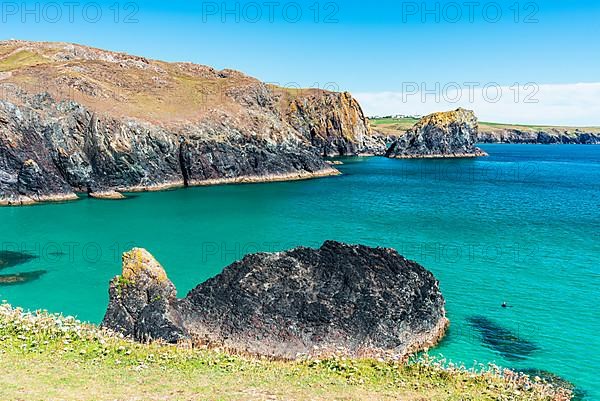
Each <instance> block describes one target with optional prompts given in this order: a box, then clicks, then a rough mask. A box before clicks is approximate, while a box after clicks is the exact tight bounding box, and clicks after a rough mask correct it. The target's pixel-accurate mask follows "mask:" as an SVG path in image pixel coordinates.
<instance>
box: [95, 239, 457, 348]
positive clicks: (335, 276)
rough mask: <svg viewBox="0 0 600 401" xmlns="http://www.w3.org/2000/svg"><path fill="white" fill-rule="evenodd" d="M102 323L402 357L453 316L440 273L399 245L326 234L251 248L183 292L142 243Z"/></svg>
mask: <svg viewBox="0 0 600 401" xmlns="http://www.w3.org/2000/svg"><path fill="white" fill-rule="evenodd" d="M109 294H110V301H109V305H108V309H107V311H106V315H105V317H104V320H103V323H102V325H103V326H104V327H106V328H109V329H112V330H114V331H117V332H121V333H123V334H124V335H126V336H129V337H132V338H134V339H135V340H138V341H142V342H146V341H151V340H164V341H167V342H170V343H176V342H180V341H186V340H187V341H192V342H193V343H194V344H197V345H204V346H209V347H211V346H212V347H224V348H226V349H230V350H234V351H236V352H243V353H250V354H256V355H264V356H271V357H280V358H286V359H293V358H296V357H298V356H301V355H307V356H320V355H329V354H332V353H338V354H342V355H347V356H352V357H394V358H404V357H406V356H407V355H408V354H410V353H413V352H416V351H419V350H422V349H424V348H428V347H431V346H433V345H435V344H436V343H437V342H438V341H439V340H440V339H441V338H442V337H443V335H444V333H445V331H446V328H447V326H448V319H447V318H446V313H445V309H444V298H443V296H442V294H441V292H440V289H439V286H438V281H437V280H436V279H435V277H434V276H433V274H432V273H430V272H429V271H427V270H426V269H425V268H424V267H422V266H420V265H419V264H417V263H415V262H412V261H409V260H407V259H405V258H404V257H402V256H401V255H399V254H398V253H397V252H396V251H395V250H393V249H385V248H370V247H367V246H362V245H346V244H342V243H339V242H334V241H327V242H325V243H324V244H323V245H322V246H321V248H320V249H311V248H303V247H300V248H296V249H293V250H290V251H286V252H279V253H271V254H269V253H259V254H254V255H248V256H246V257H245V258H243V259H242V260H241V261H238V262H235V263H233V264H232V265H230V266H228V267H226V268H225V269H224V271H223V272H222V273H221V274H219V275H218V276H216V277H214V278H212V279H210V280H208V281H206V282H205V283H202V284H200V285H199V286H197V287H196V288H195V289H193V290H192V291H191V292H190V293H189V294H188V295H187V296H186V297H185V298H183V299H177V296H176V289H175V286H174V285H173V283H172V282H171V281H170V280H169V279H168V277H167V274H166V273H165V271H164V269H163V268H162V267H161V265H160V264H159V263H158V262H157V261H156V260H155V259H154V257H153V256H152V255H151V254H150V253H149V252H147V251H146V250H144V249H133V250H132V251H130V252H127V253H125V254H124V255H123V273H122V275H121V276H118V277H116V278H114V279H113V280H112V281H111V283H110V289H109Z"/></svg>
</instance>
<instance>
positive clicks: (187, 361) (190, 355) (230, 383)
mask: <svg viewBox="0 0 600 401" xmlns="http://www.w3.org/2000/svg"><path fill="white" fill-rule="evenodd" d="M0 368H1V369H2V371H3V375H2V376H1V378H0V399H2V400H17V399H18V400H39V399H44V400H59V399H60V400H64V399H66V400H92V399H93V400H117V399H118V400H141V399H143V400H191V399H194V400H200V399H202V400H205V399H206V400H265V399H272V400H309V399H310V400H315V399H319V400H334V399H335V400H339V399H344V400H354V399H355V400H367V399H368V400H398V399H401V400H406V401H416V400H532V401H537V400H557V401H559V400H567V399H568V394H567V393H566V392H564V391H563V390H557V389H555V388H553V387H551V386H549V385H546V384H543V383H541V382H539V381H538V382H535V381H530V380H529V379H527V378H526V377H524V376H521V375H516V374H514V373H512V372H508V371H505V372H500V371H499V370H497V369H496V368H494V367H488V368H487V369H484V370H482V371H480V372H477V373H476V372H474V371H467V370H465V369H464V368H456V367H451V368H442V367H441V365H440V364H439V363H435V362H433V361H431V360H420V361H414V362H412V363H410V364H408V365H401V364H398V363H396V362H391V361H390V362H386V361H375V360H349V359H343V358H336V357H332V358H329V359H324V360H305V361H295V362H288V361H273V360H267V359H258V358H253V357H244V356H235V355H231V354H228V353H227V352H225V351H224V350H206V349H191V348H189V347H185V346H179V347H175V346H167V345H161V344H150V345H142V344H137V343H133V342H130V341H128V340H126V339H123V338H121V337H119V336H116V335H114V334H112V333H109V332H106V331H103V330H100V329H99V328H97V327H95V326H92V325H87V324H82V323H81V322H78V321H77V320H75V319H73V318H69V317H67V318H65V317H62V316H59V315H51V314H47V313H44V312H40V313H24V312H23V311H21V310H19V309H14V308H12V307H11V306H9V305H7V304H3V305H1V306H0Z"/></svg>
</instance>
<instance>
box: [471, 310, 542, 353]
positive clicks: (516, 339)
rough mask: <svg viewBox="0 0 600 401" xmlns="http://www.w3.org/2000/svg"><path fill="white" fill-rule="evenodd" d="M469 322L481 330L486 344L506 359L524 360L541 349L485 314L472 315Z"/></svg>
mask: <svg viewBox="0 0 600 401" xmlns="http://www.w3.org/2000/svg"><path fill="white" fill-rule="evenodd" d="M467 322H468V323H469V324H470V325H471V327H473V328H474V329H475V330H476V331H477V332H479V334H480V335H481V340H482V342H483V344H484V345H485V346H487V347H488V348H491V349H493V350H494V351H496V352H498V353H499V354H500V355H501V356H502V357H504V358H505V359H508V360H512V361H520V360H524V359H527V357H528V356H529V355H531V354H532V353H534V352H535V351H537V350H539V347H538V346H537V345H536V344H535V343H533V342H531V341H529V340H526V339H524V338H522V337H520V336H519V335H518V334H516V333H514V332H512V331H511V330H509V329H507V328H505V327H502V326H500V325H499V324H497V323H495V322H494V321H492V320H490V319H488V318H487V317H485V316H471V317H469V318H468V319H467Z"/></svg>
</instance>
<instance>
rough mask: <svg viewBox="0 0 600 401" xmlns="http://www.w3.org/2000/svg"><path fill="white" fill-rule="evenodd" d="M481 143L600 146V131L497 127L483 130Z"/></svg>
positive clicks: (478, 138)
mask: <svg viewBox="0 0 600 401" xmlns="http://www.w3.org/2000/svg"><path fill="white" fill-rule="evenodd" d="M477 141H478V142H479V143H522V144H541V145H553V144H568V145H600V131H599V130H598V129H593V128H590V129H585V128H565V127H563V128H561V127H537V128H536V127H510V126H508V127H502V126H500V127H496V126H489V127H486V128H485V129H481V130H480V132H479V135H478V137H477Z"/></svg>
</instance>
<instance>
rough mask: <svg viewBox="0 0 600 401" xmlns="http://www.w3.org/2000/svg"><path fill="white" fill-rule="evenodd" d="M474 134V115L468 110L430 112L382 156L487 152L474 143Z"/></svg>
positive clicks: (437, 155)
mask: <svg viewBox="0 0 600 401" xmlns="http://www.w3.org/2000/svg"><path fill="white" fill-rule="evenodd" d="M477 135H478V122H477V117H475V113H473V112H472V111H471V110H465V109H462V108H459V109H457V110H454V111H448V112H441V113H433V114H430V115H428V116H425V117H423V118H422V119H421V120H419V121H418V122H417V123H416V124H415V126H414V127H413V128H411V129H410V130H408V131H407V132H406V134H405V135H403V136H401V137H399V138H398V139H397V140H396V141H394V142H393V143H392V144H391V145H390V147H389V148H388V150H387V152H386V156H387V157H391V158H403V159H416V158H446V157H479V156H487V153H485V152H484V151H483V150H481V149H479V148H478V147H476V146H475V143H476V141H477Z"/></svg>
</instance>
